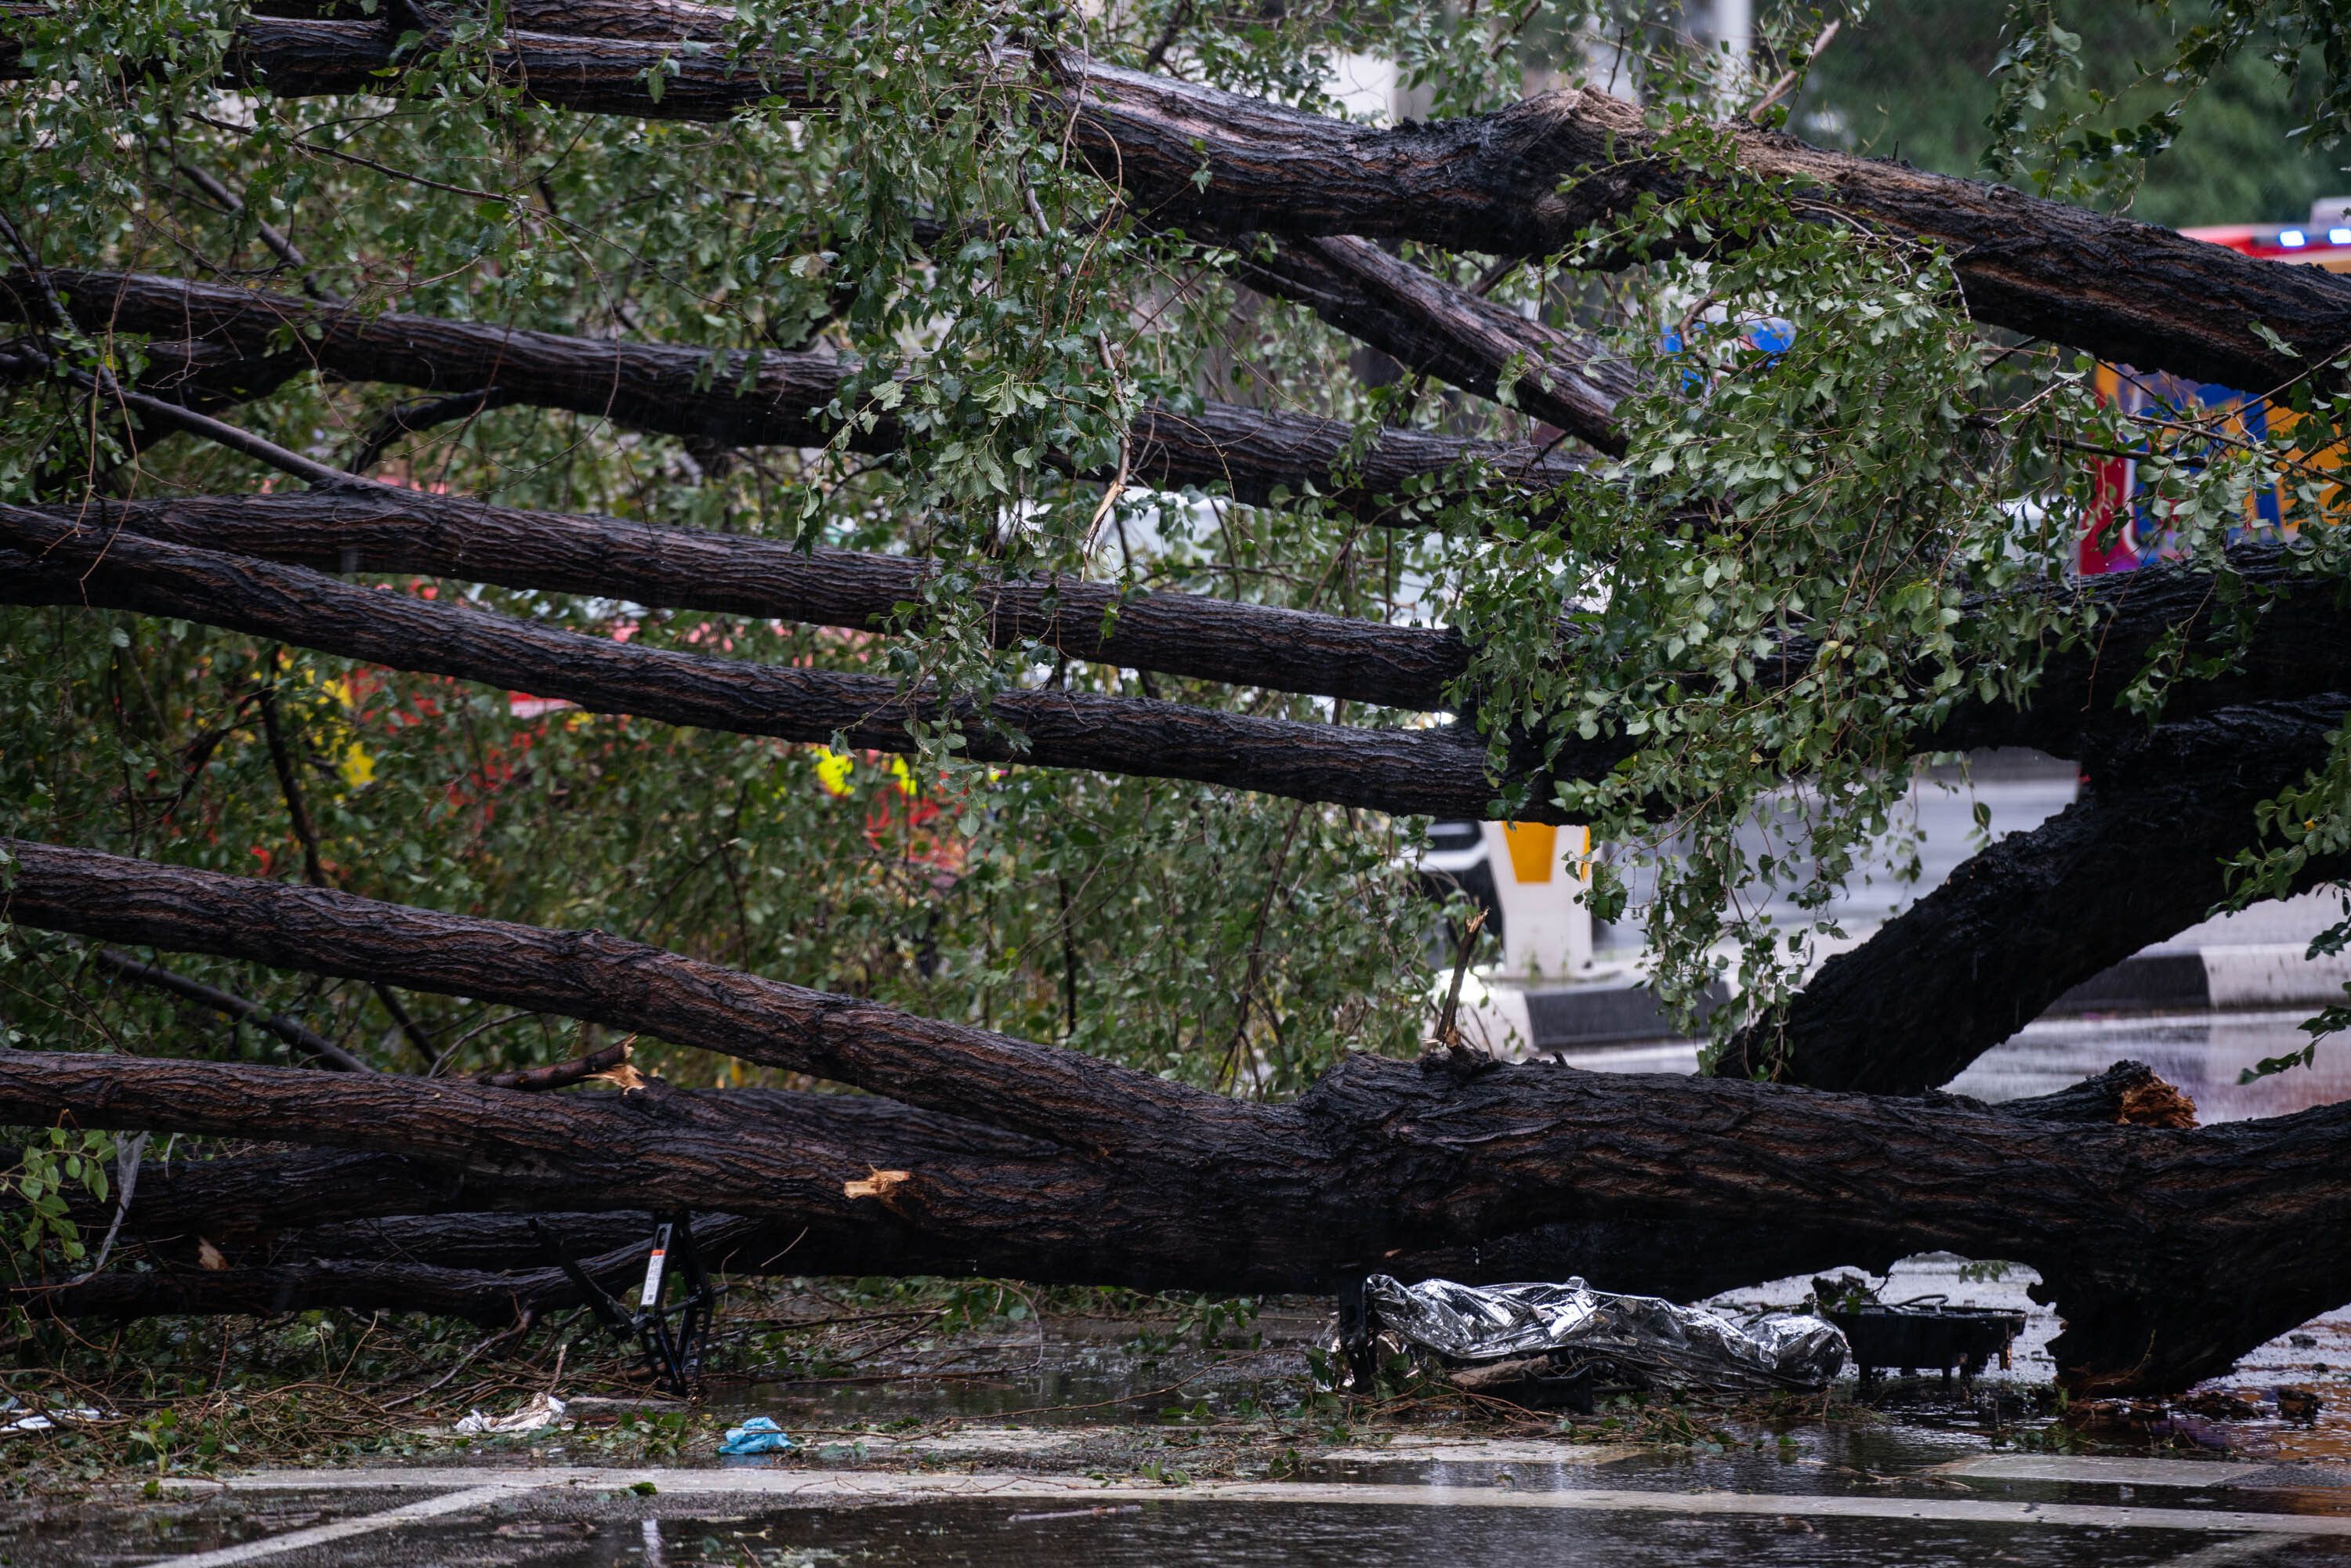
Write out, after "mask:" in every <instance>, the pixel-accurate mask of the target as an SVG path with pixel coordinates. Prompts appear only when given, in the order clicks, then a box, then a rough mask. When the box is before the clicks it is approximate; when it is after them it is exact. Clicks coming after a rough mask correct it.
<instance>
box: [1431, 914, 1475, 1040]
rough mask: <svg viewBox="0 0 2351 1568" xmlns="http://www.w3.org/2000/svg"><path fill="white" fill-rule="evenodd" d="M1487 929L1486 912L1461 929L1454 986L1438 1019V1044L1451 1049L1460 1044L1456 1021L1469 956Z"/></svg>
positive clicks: (1473, 918) (1467, 970) (1455, 957)
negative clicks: (1480, 935)
mask: <svg viewBox="0 0 2351 1568" xmlns="http://www.w3.org/2000/svg"><path fill="white" fill-rule="evenodd" d="M1485 927H1486V912H1485V911H1484V910H1482V909H1480V910H1479V911H1477V912H1476V913H1475V914H1473V915H1470V916H1469V919H1468V924H1467V925H1463V926H1462V928H1461V950H1460V952H1459V953H1458V954H1456V955H1455V956H1454V959H1453V984H1452V986H1451V987H1450V988H1448V989H1447V991H1446V993H1445V1010H1444V1011H1443V1012H1442V1013H1439V1014H1438V1015H1437V1044H1438V1045H1440V1046H1445V1047H1447V1048H1448V1049H1449V1048H1450V1047H1452V1046H1454V1045H1457V1044H1458V1043H1459V1042H1460V1038H1461V1036H1460V1031H1459V1030H1458V1029H1457V1028H1456V1027H1455V1019H1457V1018H1458V1015H1459V1013H1460V1011H1461V982H1462V979H1463V978H1464V977H1466V976H1468V973H1469V956H1470V955H1471V954H1472V953H1474V952H1476V951H1477V950H1478V933H1479V932H1480V931H1482V930H1484V929H1485Z"/></svg>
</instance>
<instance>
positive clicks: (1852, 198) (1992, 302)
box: [0, 9, 2351, 387]
mask: <svg viewBox="0 0 2351 1568" xmlns="http://www.w3.org/2000/svg"><path fill="white" fill-rule="evenodd" d="M600 15H601V9H597V10H593V11H590V12H584V13H583V16H600ZM399 33H400V26H399V25H398V24H397V23H395V22H393V21H391V20H389V19H387V20H386V21H384V22H381V23H378V22H366V21H359V22H340V21H311V20H301V19H292V18H282V17H259V16H256V17H250V18H247V19H246V21H245V22H244V23H242V24H241V25H240V26H238V28H237V29H236V33H235V40H234V42H233V44H232V46H231V49H230V54H229V58H228V66H227V71H226V74H225V81H226V82H227V83H229V84H231V85H236V86H251V87H259V86H266V87H267V88H268V89H269V90H270V91H271V92H273V93H275V94H277V96H279V97H281V98H303V97H315V96H321V95H341V94H350V93H365V92H369V91H371V90H375V89H378V88H380V87H381V85H382V83H383V81H384V80H385V78H386V77H387V75H388V74H390V75H396V74H397V73H398V72H399V70H400V69H401V68H402V55H401V51H400V47H399ZM15 55H16V49H15V48H14V47H5V48H0V75H8V74H15V75H21V74H22V71H23V67H22V66H21V64H20V63H18V62H17V61H16V59H15V58H14V56H15ZM1008 58H1009V59H1010V60H1011V61H1012V62H1013V63H1015V64H1018V63H1019V57H1018V56H1017V55H1011V56H1008ZM487 63H488V66H489V68H490V69H491V70H492V71H493V72H494V73H496V75H497V76H498V78H500V79H501V80H503V81H504V82H505V83H506V84H507V85H508V86H509V87H511V88H513V89H517V90H519V91H522V92H524V93H526V94H528V96H530V97H531V98H533V99H537V100H538V101H539V102H542V103H546V104H549V105H551V106H554V107H558V108H562V109H569V110H580V111H582V112H588V113H601V114H623V115H631V116H637V117H642V118H646V119H660V120H701V121H723V120H731V119H733V118H734V117H735V116H736V115H737V114H739V113H741V112H742V111H743V110H746V109H747V108H749V107H751V106H753V105H756V104H762V103H768V102H770V101H777V100H780V101H781V102H782V103H784V104H786V105H788V106H789V107H791V108H792V109H794V110H799V111H800V112H822V111H823V110H825V108H826V107H827V105H828V103H829V100H830V95H829V93H828V91H827V89H826V87H825V83H824V78H823V74H822V67H821V65H819V64H811V63H805V62H801V61H797V60H792V59H789V58H780V57H775V56H771V55H767V54H763V53H756V52H755V53H753V54H751V55H749V56H747V57H739V58H738V57H734V56H732V55H731V54H730V53H726V52H721V51H716V50H710V51H705V52H700V53H692V52H689V53H681V52H679V51H678V50H677V49H676V48H675V47H674V46H672V45H667V44H662V43H649V42H644V41H642V40H635V39H625V38H608V37H581V36H562V35H559V34H555V33H531V32H519V31H517V32H510V33H508V34H507V36H506V37H504V38H503V39H502V40H501V41H500V42H499V43H498V44H497V45H496V47H494V48H493V50H492V51H491V53H490V57H489V60H488V62H487ZM1036 63H1037V65H1038V66H1039V67H1040V77H1041V78H1042V79H1041V80H1040V81H1039V82H1037V83H1036V85H1035V89H1034V90H1035V92H1036V96H1037V98H1038V99H1039V112H1040V114H1043V115H1045V116H1047V117H1049V118H1050V119H1051V120H1054V121H1056V122H1058V123H1061V124H1065V125H1066V126H1067V129H1068V134H1069V139H1070V144H1071V148H1072V150H1073V151H1074V152H1076V153H1077V154H1078V155H1080V156H1081V157H1082V158H1083V159H1084V160H1085V161H1086V162H1087V163H1088V165H1089V166H1090V167H1091V168H1092V170H1093V172H1095V173H1096V174H1097V175H1099V176H1100V177H1102V179H1104V180H1105V181H1109V182H1111V183H1114V184H1116V185H1117V186H1118V187H1119V188H1121V189H1122V190H1123V191H1124V192H1125V193H1127V195H1128V197H1129V198H1130V199H1131V200H1132V201H1133V202H1134V204H1135V205H1136V206H1137V208H1138V209H1139V210H1140V211H1141V212H1142V213H1144V214H1145V215H1147V216H1148V217H1149V218H1150V219H1151V220H1152V221H1154V222H1155V223H1161V224H1178V225H1181V224H1189V223H1197V224H1201V225H1207V226H1208V227H1210V228H1213V229H1217V230H1220V231H1222V232H1227V233H1249V232H1251V231H1263V232H1266V233H1270V234H1277V235H1360V236H1364V237H1368V238H1398V239H1417V240H1423V241H1426V242H1427V243H1429V244H1432V245H1437V246H1446V247H1448V248H1453V249H1460V250H1474V251H1485V252H1489V253H1500V254H1507V255H1522V256H1543V255H1550V254H1552V253H1556V252H1559V251H1562V250H1564V249H1567V248H1568V247H1570V246H1573V245H1574V244H1575V243H1576V242H1577V238H1578V236H1579V235H1581V234H1582V233H1583V231H1584V230H1585V229H1586V228H1588V227H1589V226H1591V225H1594V224H1608V223H1611V222H1615V221H1618V220H1622V219H1624V218H1625V217H1627V216H1629V215H1630V214H1632V212H1633V211H1634V210H1635V206H1636V205H1637V204H1639V203H1640V202H1641V201H1643V200H1644V199H1647V200H1652V201H1655V200H1668V201H1669V200H1673V199H1676V198H1677V197H1679V196H1681V195H1683V194H1684V193H1686V192H1687V189H1688V188H1689V187H1688V184H1687V180H1688V175H1687V172H1686V170H1685V168H1684V166H1683V165H1682V163H1681V162H1679V161H1678V160H1677V159H1675V158H1673V157H1670V156H1665V155H1660V154H1661V150H1660V149H1659V147H1658V145H1657V141H1656V135H1655V133H1654V132H1653V131H1651V130H1650V128H1649V127H1648V125H1647V124H1646V120H1645V119H1644V116H1643V114H1642V111H1641V110H1640V109H1639V108H1638V107H1636V106H1634V105H1629V104H1626V103H1624V102H1622V101H1621V100H1619V99H1615V98H1613V97H1611V96H1610V95H1609V94H1607V93H1605V92H1603V91H1600V90H1598V89H1576V90H1570V91H1563V92H1557V93H1550V94H1546V95H1544V96H1542V97H1540V98H1534V99H1528V100H1526V101H1525V102H1523V103H1521V104H1518V105H1515V106H1513V107H1511V108H1510V109H1505V110H1499V111H1497V112H1495V113H1493V114H1489V115H1485V116H1481V117H1476V118H1471V119H1464V120H1448V121H1441V122H1437V123H1435V124H1430V125H1414V126H1407V127H1402V128H1399V129H1395V130H1384V131H1383V130H1373V129H1371V128H1369V127H1365V126H1359V125H1353V124H1349V123H1346V122H1344V121H1341V120H1328V119H1324V118H1322V117H1320V116H1316V115H1311V114H1306V113H1303V112H1301V111H1299V110H1291V109H1287V108H1283V107H1280V106H1279V105H1275V104H1272V103H1269V102H1266V101H1264V100H1262V99H1251V98H1249V97H1246V96H1243V95H1241V94H1238V93H1232V92H1228V91H1224V90H1221V89H1215V88H1210V87H1205V86H1201V85H1198V84H1196V83H1190V82H1181V81H1176V80H1174V79H1171V78H1165V77H1157V76H1153V75H1150V74H1148V73H1145V72H1141V71H1134V70H1127V69H1124V68H1118V67H1113V66H1108V65H1104V64H1102V63H1101V62H1099V61H1091V60H1086V59H1083V58H1081V57H1074V56H1066V55H1058V56H1053V57H1048V58H1044V59H1040V60H1039V61H1038V62H1036ZM110 64H111V68H113V69H115V70H119V71H123V72H126V73H133V72H135V71H136V70H137V69H138V68H139V67H138V66H137V64H136V62H132V61H116V62H111V63H110ZM655 73H658V74H659V75H660V77H661V79H662V85H661V86H660V87H659V88H658V89H650V88H648V86H647V82H648V78H650V77H651V76H653V74H655ZM1721 130H1722V133H1723V134H1724V135H1725V136H1726V137H1727V138H1728V139H1729V142H1730V144H1731V146H1732V147H1733V148H1734V149H1735V151H1736V154H1737V157H1738V160H1739V162H1740V168H1741V169H1742V170H1743V171H1745V172H1748V173H1750V174H1751V175H1753V176H1755V177H1757V178H1759V179H1763V180H1771V181H1782V182H1788V183H1792V184H1794V185H1796V186H1798V187H1800V188H1804V189H1808V190H1810V191H1812V192H1814V193H1817V194H1816V195H1815V196H1814V197H1813V198H1812V199H1811V201H1810V202H1808V203H1807V204H1806V205H1808V206H1812V208H1813V210H1814V211H1817V212H1818V213H1819V214H1820V215H1821V216H1822V217H1823V218H1824V219H1828V220H1831V221H1842V222H1854V221H1857V222H1860V223H1863V224H1866V225H1871V226H1873V227H1878V228H1882V229H1884V230H1886V231H1888V232H1890V233H1893V234H1896V235H1901V236H1904V237H1906V238H1910V239H1915V240H1919V241H1923V242H1928V243H1931V244H1935V245H1938V246H1943V247H1944V248H1945V249H1947V250H1948V251H1949V253H1950V254H1951V257H1952V267H1953V271H1954V273H1955V274H1956V276H1957V277H1958V279H1959V285H1960V287H1961V288H1962V289H1963V290H1964V291H1965V294H1966V297H1967V302H1968V307H1969V309H1970V311H1971V312H1972V313H1973V314H1974V315H1975V317H1976V318H1977V319H1980V320H1982V321H1985V322H1988V323H1991V324H1994V325H1997V326H2001V327H2007V328H2011V329H2014V330H2017V331H2020V332H2024V333H2027V334H2030V335H2033V336H2039V337H2046V338H2048V339H2050V340H2053V341H2056V342H2061V343H2065V344H2068V345H2071V346H2073V347H2075V348H2079V349H2083V350H2088V351H2089V352H2092V353H2095V354H2098V355H2101V356H2103V357H2106V358H2110V359H2115V360H2120V361H2126V362H2128V363H2131V364H2134V365H2137V366H2139V367H2141V368H2143V369H2148V370H2166V371H2175V372H2178V373H2179V374H2182V375H2186V376H2190V377H2193V378H2197V379H2199V380H2205V379H2209V380H2214V381H2220V382H2227V383H2230V384H2233V385H2237V386H2248V387H2271V386H2277V385H2280V384H2283V383H2285V382H2291V381H2294V380H2295V379H2297V378H2299V377H2301V376H2303V375H2304V374H2305V373H2306V372H2307V371H2309V370H2310V369H2311V367H2312V366H2314V365H2318V366H2324V365H2327V364H2329V363H2331V362H2332V361H2334V360H2335V358H2336V356H2338V355H2340V354H2341V353H2342V352H2343V351H2344V350H2345V349H2346V346H2351V284H2346V283H2345V282H2344V281H2342V280H2341V279H2338V278H2335V277H2329V276H2327V275H2325V274H2324V273H2322V272H2320V271H2319V270H2318V269H2316V268H2313V267H2275V266H2271V265H2268V264H2265V263H2262V262H2260V261H2257V260H2254V259H2252V258H2251V257H2247V256H2240V255H2237V254H2236V253H2234V252H2231V251H2229V250H2227V249H2224V248H2223V247H2221V246H2212V245H2206V244H2202V243H2200V242H2198V241H2195V240H2191V239H2188V238H2186V237H2184V236H2182V235H2178V234H2175V233H2173V232H2172V231H2170V230H2168V229H2161V228H2158V227H2156V226H2154V225H2149V224H2142V223H2137V222H2135V221H2133V220H2130V219H2127V218H2120V217H2114V216H2110V215H2107V214H2100V213H2093V212H2089V211H2086V210H2085V209H2082V208H2077V207H2070V206H2066V205H2064V204H2060V203H2055V202H2049V201H2043V200H2040V199H2038V198H2035V197H2032V196H2027V195H2024V194H2022V193H2020V192H2017V191H2014V190H2011V189H2007V188H2004V187H2001V186H1997V185H1991V184H1987V183H1980V182H1976V181H1970V180H1959V179H1953V178H1950V177H1949V176H1946V175H1938V174H1929V173H1926V172H1921V171H1918V170H1916V169H1911V168H1907V167H1906V166H1904V165H1901V164H1898V163H1894V162H1886V161H1883V160H1877V159H1869V158H1861V157H1856V156H1854V155H1852V154H1849V153H1841V152H1827V151H1823V150H1822V149H1820V148H1815V147H1809V146H1806V145H1805V144H1804V143H1802V142H1801V141H1796V140H1795V139H1794V138H1792V137H1789V136H1785V135H1782V134H1780V133H1778V132H1773V131H1762V130H1759V129H1756V128H1755V127H1753V126H1750V125H1744V124H1740V125H1732V126H1726V127H1723V128H1721ZM1814 204H1816V205H1814ZM2271 334H2274V339H2273V337H2272V336H2271ZM2274 342H2282V343H2283V349H2282V350H2281V349H2280V348H2279V347H2276V346H2273V343H2274Z"/></svg>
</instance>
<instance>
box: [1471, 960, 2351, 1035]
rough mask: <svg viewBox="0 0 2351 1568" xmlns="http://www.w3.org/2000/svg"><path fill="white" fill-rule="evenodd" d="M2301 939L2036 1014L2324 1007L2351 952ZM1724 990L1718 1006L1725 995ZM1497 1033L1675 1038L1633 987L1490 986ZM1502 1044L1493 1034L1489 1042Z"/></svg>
mask: <svg viewBox="0 0 2351 1568" xmlns="http://www.w3.org/2000/svg"><path fill="white" fill-rule="evenodd" d="M2307 951H2308V949H2307V948H2306V947H2305V946H2304V944H2302V943H2299V942H2286V943H2262V944H2252V945H2246V946H2225V947H2202V948H2185V949H2176V950H2165V949H2161V948H2158V949H2155V950H2152V951H2149V952H2146V953H2139V954H2136V955H2134V956H2131V957H2128V958H2126V959H2124V960H2123V961H2122V962H2121V963H2119V964H2116V966H2115V967H2113V968H2111V969H2107V970H2105V971H2104V972H2103V973H2100V974H2097V975H2095V976H2093V977H2090V978H2089V979H2087V980H2085V981H2083V982H2082V983H2081V984H2080V985H2078V986H2076V987H2074V988H2073V989H2072V990H2070V991H2067V992H2066V993H2065V994H2064V996H2062V997H2059V998H2057V999H2056V1000H2055V1001H2053V1002H2052V1003H2051V1004H2050V1005H2049V1009H2048V1010H2047V1011H2046V1012H2045V1013H2043V1015H2042V1016H2043V1018H2082V1017H2086V1016H2089V1015H2092V1014H2097V1013H2173V1012H2191V1013H2192V1012H2217V1011H2223V1010H2230V1009H2241V1008H2321V1007H2325V1006H2327V1005H2328V1004H2330V1003H2333V1002H2338V1001H2342V1000H2344V999H2345V998H2344V988H2345V986H2346V985H2351V954H2336V955H2332V956H2322V957H2318V958H2308V957H2304V953H2305V952H2307ZM1727 1000H1729V993H1728V992H1727V991H1726V992H1724V993H1723V994H1722V995H1721V996H1720V997H1719V998H1717V1003H1718V1005H1719V1002H1721V1001H1727ZM1479 1010H1480V1011H1481V1012H1482V1013H1484V1014H1485V1015H1486V1017H1487V1019H1489V1020H1490V1025H1491V1026H1492V1027H1493V1029H1494V1032H1495V1033H1496V1034H1497V1035H1498V1036H1499V1035H1501V1034H1504V1033H1510V1034H1515V1035H1516V1036H1517V1037H1518V1039H1519V1040H1521V1041H1523V1042H1525V1043H1526V1044H1527V1045H1529V1046H1530V1047H1531V1049H1533V1050H1534V1051H1557V1050H1561V1049H1563V1048H1570V1047H1573V1048H1582V1047H1585V1046H1594V1045H1631V1044H1635V1043H1636V1042H1639V1041H1644V1040H1673V1039H1676V1038H1677V1034H1676V1031H1675V1030H1673V1029H1672V1028H1670V1027H1669V1026H1668V1025H1667V1022H1666V1019H1665V1015H1664V1014H1663V1013H1661V1012H1659V1011H1658V1009H1657V1004H1656V999H1655V998H1652V997H1651V996H1650V995H1649V991H1648V988H1647V987H1646V986H1642V985H1638V984H1628V985H1615V986H1605V985H1604V986H1575V987H1568V988H1558V989H1552V990H1527V991H1516V990H1510V989H1505V988H1500V987H1497V988H1494V989H1492V990H1491V991H1490V992H1489V996H1488V998H1486V1000H1485V1002H1484V1005H1483V1007H1482V1008H1481V1009H1479ZM1492 1043H1493V1044H1495V1045H1497V1046H1499V1044H1501V1043H1502V1042H1501V1040H1500V1039H1499V1038H1498V1039H1496V1040H1494V1041H1492Z"/></svg>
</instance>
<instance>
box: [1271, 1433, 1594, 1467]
mask: <svg viewBox="0 0 2351 1568" xmlns="http://www.w3.org/2000/svg"><path fill="white" fill-rule="evenodd" d="M1638 1451H1639V1450H1628V1449H1625V1448H1611V1447H1605V1446H1603V1445H1601V1444H1598V1443H1514V1442H1510V1441H1509V1440H1508V1439H1506V1438H1491V1437H1439V1438H1430V1439H1422V1438H1416V1437H1398V1438H1396V1439H1395V1441H1393V1442H1389V1443H1382V1444H1378V1445H1375V1446H1373V1447H1369V1448H1332V1450H1330V1452H1328V1453H1322V1454H1316V1455H1313V1456H1312V1458H1316V1459H1335V1460H1337V1461H1339V1462H1340V1463H1342V1464H1350V1465H1373V1464H1441V1465H1601V1464H1607V1463H1609V1462H1610V1461H1612V1460H1615V1459H1623V1458H1632V1457H1633V1454H1634V1453H1635V1452H1638Z"/></svg>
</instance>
